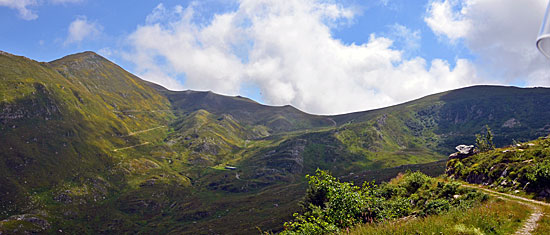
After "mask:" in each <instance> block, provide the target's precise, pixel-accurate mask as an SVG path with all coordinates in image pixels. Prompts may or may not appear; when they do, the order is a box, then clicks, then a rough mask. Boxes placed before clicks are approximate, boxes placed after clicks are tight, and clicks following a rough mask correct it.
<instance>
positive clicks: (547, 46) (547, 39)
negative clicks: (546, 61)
mask: <svg viewBox="0 0 550 235" xmlns="http://www.w3.org/2000/svg"><path fill="white" fill-rule="evenodd" d="M537 47H538V48H539V50H540V51H541V52H542V54H544V55H545V56H546V57H548V58H550V3H548V7H547V8H546V14H545V15H544V21H543V22H542V27H541V29H540V33H539V37H538V38H537Z"/></svg>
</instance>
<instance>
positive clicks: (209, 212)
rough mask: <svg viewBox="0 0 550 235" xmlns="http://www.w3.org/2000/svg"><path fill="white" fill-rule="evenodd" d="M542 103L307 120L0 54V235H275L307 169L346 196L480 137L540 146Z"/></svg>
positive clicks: (99, 70)
mask: <svg viewBox="0 0 550 235" xmlns="http://www.w3.org/2000/svg"><path fill="white" fill-rule="evenodd" d="M548 101H550V90H549V89H543V88H532V89H521V88H512V87H497V86H477V87H470V88H464V89H458V90H454V91H449V92H444V93H440V94H435V95H432V96H428V97H425V98H422V99H418V100H415V101H411V102H408V103H404V104H400V105H396V106H392V107H388V108H384V109H378V110H372V111H366V112H359V113H352V114H343V115H336V116H320V115H311V114H307V113H304V112H302V111H300V110H298V109H296V108H294V107H292V106H280V107H273V106H267V105H263V104H259V103H256V102H255V101H252V100H250V99H247V98H243V97H230V96H222V95H218V94H215V93H212V92H199V91H169V90H167V89H165V88H163V87H161V86H159V85H156V84H153V83H150V82H146V81H143V80H141V79H140V78H138V77H136V76H134V75H132V74H130V73H129V72H127V71H125V70H123V69H122V68H120V67H119V66H117V65H116V64H114V63H112V62H110V61H108V60H106V59H105V58H103V57H101V56H99V55H97V54H95V53H93V52H84V53H79V54H75V55H70V56H67V57H64V58H61V59H59V60H55V61H52V62H48V63H44V62H37V61H33V60H30V59H27V58H24V57H20V56H15V55H11V54H8V53H5V52H2V53H0V109H1V110H2V113H0V130H1V132H0V142H1V143H2V145H0V221H3V222H0V231H3V232H4V231H5V232H7V233H9V232H10V231H11V232H14V231H15V230H17V229H19V230H17V231H34V232H52V231H57V230H59V229H62V230H63V231H66V232H72V233H76V232H85V233H139V232H142V233H170V232H171V233H178V234H180V233H187V234H201V233H203V234H204V233H234V232H235V231H239V232H241V233H256V232H257V229H256V226H258V227H260V228H261V229H263V230H272V231H280V230H281V229H282V224H283V223H282V222H283V221H288V220H290V219H291V218H292V213H293V212H295V211H296V209H297V208H299V206H298V202H299V201H300V200H301V199H302V196H303V195H304V193H305V191H306V188H307V182H306V180H305V178H304V176H305V175H306V174H313V173H314V172H315V171H316V169H318V168H319V169H324V170H330V171H331V172H332V173H333V174H334V175H335V176H339V177H341V178H343V179H344V178H345V179H349V180H353V181H357V182H362V181H364V180H371V179H376V180H377V181H380V180H389V179H391V178H393V177H394V176H395V175H397V174H398V173H399V172H402V171H404V169H424V171H425V172H426V173H431V175H434V174H436V173H435V172H437V173H441V172H442V164H443V163H442V161H441V160H445V159H446V156H447V155H448V154H449V153H450V152H452V151H453V149H454V146H456V145H458V144H463V143H473V141H474V140H475V134H476V133H479V132H480V131H481V130H483V128H484V126H485V125H486V124H488V125H489V126H490V127H491V128H492V129H493V130H494V133H495V134H496V135H495V141H496V142H497V144H498V145H499V146H503V145H507V144H511V143H512V142H513V140H527V139H534V138H537V137H539V136H545V135H547V134H548V133H549V132H550V129H549V127H550V123H546V121H545V120H550V109H547V108H545V106H544V104H545V103H547V102H548ZM411 164H412V165H411ZM400 166H402V167H400ZM22 216H23V217H25V218H27V217H28V218H29V219H26V220H21V218H22ZM14 229H15V230H14Z"/></svg>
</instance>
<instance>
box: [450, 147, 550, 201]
mask: <svg viewBox="0 0 550 235" xmlns="http://www.w3.org/2000/svg"><path fill="white" fill-rule="evenodd" d="M446 173H447V174H448V175H449V176H451V177H453V178H456V179H460V180H464V181H467V182H469V183H475V184H483V185H488V186H490V187H492V188H496V189H499V190H501V191H504V192H513V193H516V194H518V193H519V194H527V195H528V196H530V197H534V198H540V199H545V200H548V199H549V198H550V184H549V183H550V139H548V137H541V138H539V139H537V140H533V141H529V142H516V143H514V144H513V145H510V146H506V147H503V148H497V149H494V150H490V151H487V152H481V153H478V154H474V155H473V156H468V157H465V158H454V159H450V160H449V161H448V162H447V169H446Z"/></svg>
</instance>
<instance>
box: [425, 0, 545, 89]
mask: <svg viewBox="0 0 550 235" xmlns="http://www.w3.org/2000/svg"><path fill="white" fill-rule="evenodd" d="M547 3H548V2H547V1H546V0H522V1H510V0H464V1H460V2H459V1H455V0H434V1H432V2H431V4H430V7H429V8H428V11H427V16H426V18H425V21H426V23H427V24H428V26H430V27H431V29H432V30H433V31H434V32H435V33H436V34H439V35H444V36H446V37H448V38H450V39H452V40H457V39H462V40H464V43H465V45H466V46H467V47H468V48H469V49H470V51H471V52H472V53H474V54H475V55H477V56H478V57H479V58H478V59H477V61H476V67H477V70H478V72H483V73H484V75H485V76H487V77H493V78H495V79H500V80H501V81H502V82H504V83H510V82H513V81H516V82H517V81H518V80H519V81H523V82H525V83H526V84H527V85H533V86H534V85H550V79H549V78H548V74H550V66H548V61H545V59H544V57H543V56H542V55H541V54H540V53H539V52H538V51H537V49H536V47H535V39H536V38H537V33H538V31H539V28H540V24H541V22H542V18H543V14H544V9H546V4H547Z"/></svg>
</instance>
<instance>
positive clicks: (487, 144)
mask: <svg viewBox="0 0 550 235" xmlns="http://www.w3.org/2000/svg"><path fill="white" fill-rule="evenodd" d="M485 128H486V129H487V133H486V134H484V135H481V134H476V147H477V148H478V149H479V151H481V152H487V151H489V150H493V149H495V144H494V143H493V133H492V132H491V128H489V126H488V125H485Z"/></svg>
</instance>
